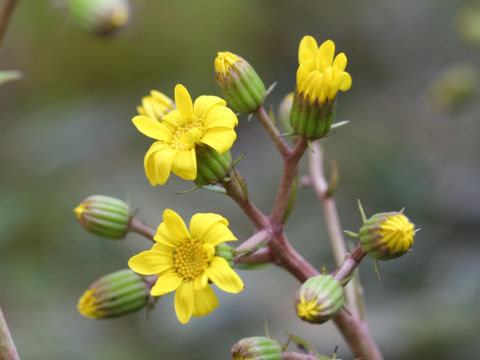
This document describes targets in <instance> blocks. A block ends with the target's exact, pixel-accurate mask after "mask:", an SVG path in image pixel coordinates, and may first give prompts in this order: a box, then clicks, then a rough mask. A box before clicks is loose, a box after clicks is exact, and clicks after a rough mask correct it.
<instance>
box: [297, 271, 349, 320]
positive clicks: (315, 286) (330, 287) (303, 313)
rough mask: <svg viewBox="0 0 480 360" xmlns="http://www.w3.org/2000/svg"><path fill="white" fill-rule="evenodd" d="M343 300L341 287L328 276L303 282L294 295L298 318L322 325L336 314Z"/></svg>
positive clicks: (320, 276) (316, 277) (319, 276)
mask: <svg viewBox="0 0 480 360" xmlns="http://www.w3.org/2000/svg"><path fill="white" fill-rule="evenodd" d="M344 301H345V299H344V294H343V287H342V285H341V284H340V282H338V281H337V280H335V279H334V278H333V277H332V276H330V275H317V276H314V277H311V278H310V279H308V280H307V281H305V282H304V283H303V284H302V286H301V287H300V289H299V290H298V291H297V293H296V295H295V309H296V312H297V315H298V317H300V318H301V319H302V320H304V321H307V322H309V323H313V324H322V323H324V322H326V321H328V320H330V319H331V318H333V317H334V316H335V315H337V314H338V312H339V311H340V309H341V308H342V306H343V303H344Z"/></svg>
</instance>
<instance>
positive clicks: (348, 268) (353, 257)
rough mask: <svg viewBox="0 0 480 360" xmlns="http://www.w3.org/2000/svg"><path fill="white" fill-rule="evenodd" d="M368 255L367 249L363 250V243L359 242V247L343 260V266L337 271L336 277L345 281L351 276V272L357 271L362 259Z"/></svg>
mask: <svg viewBox="0 0 480 360" xmlns="http://www.w3.org/2000/svg"><path fill="white" fill-rule="evenodd" d="M365 255H367V253H366V252H365V251H363V250H362V245H361V244H358V246H357V248H356V249H355V250H353V252H352V253H351V254H350V255H348V257H347V259H346V260H345V261H344V262H343V264H342V266H340V268H339V269H338V270H337V271H335V274H334V277H335V279H336V280H338V281H343V280H345V279H346V278H348V277H349V276H350V274H351V273H352V272H353V271H355V269H356V268H357V266H358V265H360V262H361V261H362V259H363V258H364V257H365Z"/></svg>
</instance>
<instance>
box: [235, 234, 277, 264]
mask: <svg viewBox="0 0 480 360" xmlns="http://www.w3.org/2000/svg"><path fill="white" fill-rule="evenodd" d="M271 237H272V235H271V233H270V231H269V230H267V229H263V230H260V231H258V232H256V233H255V234H254V235H252V236H251V237H250V238H248V239H247V240H245V241H244V242H243V243H241V244H240V245H239V246H238V247H237V249H236V250H237V252H240V254H239V255H237V256H236V257H235V258H234V259H233V260H234V261H235V262H238V261H239V260H240V259H241V258H242V257H244V256H246V255H250V254H252V253H253V252H255V248H257V247H259V246H260V245H262V244H266V243H267V242H268V241H269V240H270V239H271Z"/></svg>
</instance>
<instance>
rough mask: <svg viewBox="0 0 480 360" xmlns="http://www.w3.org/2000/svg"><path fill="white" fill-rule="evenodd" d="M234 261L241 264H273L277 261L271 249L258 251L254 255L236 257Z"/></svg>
mask: <svg viewBox="0 0 480 360" xmlns="http://www.w3.org/2000/svg"><path fill="white" fill-rule="evenodd" d="M233 261H234V262H235V263H241V264H259V263H271V262H274V261H275V257H274V256H273V254H272V252H271V251H270V249H269V248H262V249H258V250H257V251H255V252H254V253H252V254H249V255H245V256H242V257H236V258H234V259H233Z"/></svg>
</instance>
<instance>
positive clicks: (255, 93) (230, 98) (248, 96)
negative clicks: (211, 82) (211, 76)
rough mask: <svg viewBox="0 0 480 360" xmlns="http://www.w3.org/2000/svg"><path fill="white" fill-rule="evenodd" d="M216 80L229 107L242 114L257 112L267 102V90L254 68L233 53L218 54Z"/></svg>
mask: <svg viewBox="0 0 480 360" xmlns="http://www.w3.org/2000/svg"><path fill="white" fill-rule="evenodd" d="M214 65H215V79H216V80H217V84H218V87H219V88H220V91H221V92H222V94H223V97H224V98H225V99H226V100H227V103H228V105H229V106H230V107H231V108H233V109H234V110H235V111H237V112H240V113H250V112H253V111H255V110H256V109H258V108H259V107H260V105H262V104H263V102H264V101H265V96H266V90H265V85H264V84H263V82H262V79H260V77H259V76H258V75H257V73H256V72H255V70H254V69H253V67H252V66H251V65H250V64H249V63H248V62H247V61H245V60H244V59H243V58H241V57H240V56H237V55H235V54H232V53H231V52H228V51H226V52H218V54H217V57H216V58H215V63H214Z"/></svg>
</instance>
